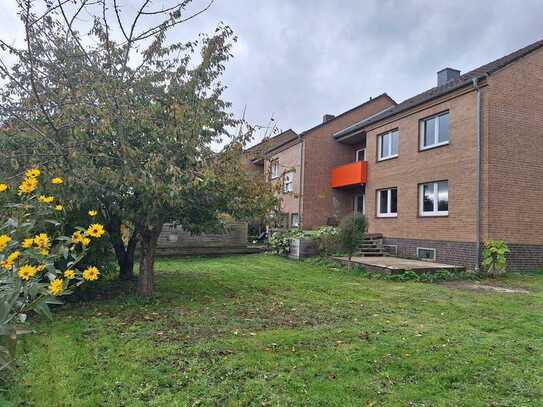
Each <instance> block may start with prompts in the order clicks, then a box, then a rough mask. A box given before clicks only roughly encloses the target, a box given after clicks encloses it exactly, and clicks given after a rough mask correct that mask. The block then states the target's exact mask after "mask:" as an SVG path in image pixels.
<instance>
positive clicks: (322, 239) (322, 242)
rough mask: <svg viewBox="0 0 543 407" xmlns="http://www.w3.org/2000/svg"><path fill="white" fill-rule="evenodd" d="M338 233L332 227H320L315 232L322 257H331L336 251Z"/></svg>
mask: <svg viewBox="0 0 543 407" xmlns="http://www.w3.org/2000/svg"><path fill="white" fill-rule="evenodd" d="M337 235H338V231H337V229H336V228H335V227H334V226H321V227H320V228H318V229H317V231H316V232H315V237H316V238H317V239H319V250H320V252H321V254H323V255H324V256H331V255H332V254H334V253H336V252H337V250H338V238H337Z"/></svg>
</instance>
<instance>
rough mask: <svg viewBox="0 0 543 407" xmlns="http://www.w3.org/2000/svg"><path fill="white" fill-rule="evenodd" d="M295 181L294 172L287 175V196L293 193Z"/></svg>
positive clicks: (285, 176)
mask: <svg viewBox="0 0 543 407" xmlns="http://www.w3.org/2000/svg"><path fill="white" fill-rule="evenodd" d="M293 181H294V173H293V172H287V173H285V175H284V178H283V192H284V193H285V194H288V193H289V192H292V186H293V184H294V182H293Z"/></svg>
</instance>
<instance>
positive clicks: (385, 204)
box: [377, 188, 398, 218]
mask: <svg viewBox="0 0 543 407" xmlns="http://www.w3.org/2000/svg"><path fill="white" fill-rule="evenodd" d="M396 216H398V188H389V189H382V190H380V191H377V217H379V218H387V217H389V218H390V217H396Z"/></svg>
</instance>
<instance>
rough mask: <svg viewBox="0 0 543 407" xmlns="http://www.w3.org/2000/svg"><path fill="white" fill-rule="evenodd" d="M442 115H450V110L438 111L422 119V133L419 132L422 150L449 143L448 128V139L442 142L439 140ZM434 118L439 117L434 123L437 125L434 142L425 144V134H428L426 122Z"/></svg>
mask: <svg viewBox="0 0 543 407" xmlns="http://www.w3.org/2000/svg"><path fill="white" fill-rule="evenodd" d="M442 116H449V112H448V111H446V112H442V113H438V114H435V115H433V116H430V117H426V118H424V119H422V120H421V121H420V123H421V125H420V131H419V133H420V134H419V149H420V150H421V151H423V150H429V149H431V148H435V147H440V146H446V145H447V144H449V129H448V128H447V141H441V142H438V141H437V140H439V118H440V117H442ZM432 119H437V120H436V121H435V124H434V126H435V127H434V142H433V143H432V144H428V145H427V146H425V145H424V135H425V134H426V123H427V122H428V121H430V120H432ZM447 122H448V119H447Z"/></svg>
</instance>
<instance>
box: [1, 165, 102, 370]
mask: <svg viewBox="0 0 543 407" xmlns="http://www.w3.org/2000/svg"><path fill="white" fill-rule="evenodd" d="M40 176H41V177H42V178H44V175H42V174H41V171H40V170H39V169H30V170H28V171H26V174H25V178H24V179H23V180H22V182H21V183H20V184H19V185H18V186H17V187H11V186H9V185H8V184H5V183H0V203H1V205H2V211H1V212H0V335H4V336H5V335H7V334H9V332H13V330H14V326H15V324H17V323H24V322H25V321H26V319H27V316H28V315H29V314H30V313H32V312H36V313H38V314H40V315H42V316H45V317H47V318H51V312H50V310H49V305H51V304H62V302H61V301H60V297H61V296H65V295H68V294H70V293H72V290H73V288H74V287H76V286H79V285H81V284H82V283H83V282H84V281H85V280H87V281H94V280H96V279H98V276H99V275H100V271H99V270H98V268H97V267H94V266H88V267H86V269H85V270H84V271H83V270H82V268H81V266H80V264H81V262H82V261H83V259H84V258H85V256H86V254H87V252H88V250H89V248H90V246H91V243H92V242H93V241H94V240H95V239H98V238H100V237H101V236H102V235H103V234H104V233H105V232H104V229H103V226H102V225H100V224H94V222H90V219H89V223H92V224H91V225H90V226H88V228H87V229H85V228H83V227H80V226H78V227H76V228H75V230H74V231H73V234H72V235H71V236H65V235H63V233H62V230H63V218H64V207H63V205H62V203H61V202H60V200H59V196H60V191H61V187H62V183H63V180H62V179H61V178H59V177H54V178H51V179H50V180H49V181H47V182H43V183H40V180H39V179H40ZM12 352H13V351H12ZM12 352H8V351H6V348H5V347H2V346H1V345H0V370H2V367H6V366H9V365H10V363H11V362H12V361H13V357H14V355H13V354H11V355H10V353H12Z"/></svg>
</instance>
